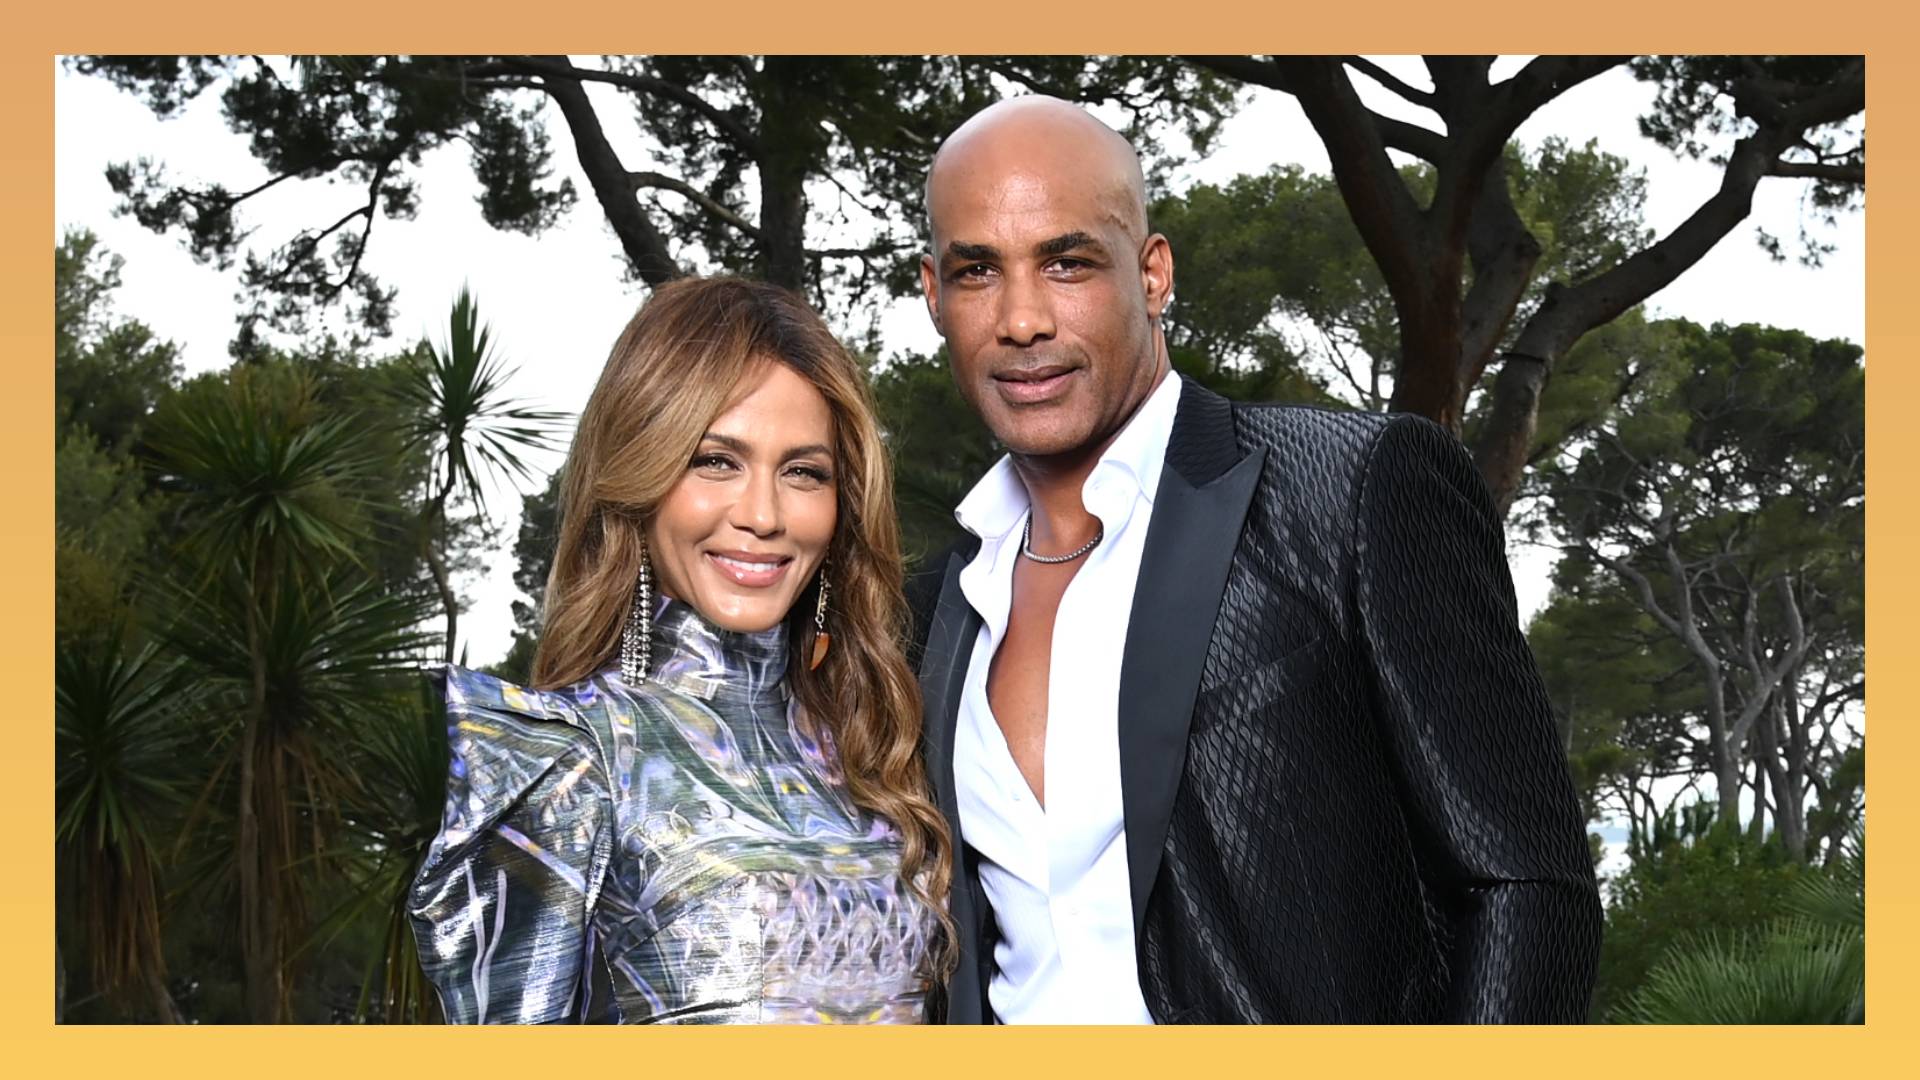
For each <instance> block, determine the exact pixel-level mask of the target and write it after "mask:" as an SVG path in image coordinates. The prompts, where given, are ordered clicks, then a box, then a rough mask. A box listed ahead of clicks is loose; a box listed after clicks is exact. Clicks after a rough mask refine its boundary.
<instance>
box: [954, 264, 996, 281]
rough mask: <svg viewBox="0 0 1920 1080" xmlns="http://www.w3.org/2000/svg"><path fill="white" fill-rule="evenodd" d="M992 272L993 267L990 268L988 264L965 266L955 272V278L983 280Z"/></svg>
mask: <svg viewBox="0 0 1920 1080" xmlns="http://www.w3.org/2000/svg"><path fill="white" fill-rule="evenodd" d="M992 272H993V267H991V266H988V265H987V264H986V263H973V264H972V265H970V266H963V267H961V268H960V269H958V270H955V271H954V272H953V276H954V277H955V278H983V277H986V276H987V275H988V274H990V273H992Z"/></svg>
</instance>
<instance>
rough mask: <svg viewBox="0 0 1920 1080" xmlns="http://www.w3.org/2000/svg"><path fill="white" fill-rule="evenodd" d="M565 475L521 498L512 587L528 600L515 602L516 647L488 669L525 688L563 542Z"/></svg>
mask: <svg viewBox="0 0 1920 1080" xmlns="http://www.w3.org/2000/svg"><path fill="white" fill-rule="evenodd" d="M563 471H564V470H561V469H555V470H554V472H553V475H551V476H549V477H548V478H547V486H546V487H545V488H543V489H542V490H540V491H536V492H532V493H530V494H527V495H523V496H521V498H520V532H519V535H518V536H516V537H515V538H514V542H513V558H514V566H513V583H514V585H515V586H516V587H518V588H519V590H520V592H521V594H522V595H523V596H525V597H526V599H524V600H518V599H517V600H515V601H514V602H513V644H512V645H511V646H510V647H509V648H508V649H507V655H506V656H505V657H504V658H503V659H502V660H501V661H500V662H499V663H497V664H495V665H493V666H492V667H489V668H488V669H487V673H488V674H490V675H495V676H498V677H499V678H502V679H505V680H507V681H508V682H511V683H517V684H519V685H522V686H525V685H527V683H528V682H529V681H530V680H531V679H532V677H533V656H534V652H535V649H536V647H537V646H538V644H539V635H540V621H541V618H542V612H543V610H544V608H543V605H544V604H545V602H546V595H547V578H548V576H550V575H551V574H552V573H553V552H554V548H555V546H556V545H558V544H559V542H560V479H561V475H562V472H563Z"/></svg>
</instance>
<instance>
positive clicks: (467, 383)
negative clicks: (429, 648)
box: [400, 289, 566, 663]
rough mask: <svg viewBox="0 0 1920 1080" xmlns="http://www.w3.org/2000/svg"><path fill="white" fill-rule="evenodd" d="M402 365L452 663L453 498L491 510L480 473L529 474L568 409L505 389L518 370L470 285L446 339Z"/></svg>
mask: <svg viewBox="0 0 1920 1080" xmlns="http://www.w3.org/2000/svg"><path fill="white" fill-rule="evenodd" d="M403 364H404V367H403V369H402V370H403V373H404V378H403V381H402V382H401V383H400V395H401V400H402V401H404V402H405V403H406V404H407V405H408V406H409V407H410V408H411V419H412V423H411V426H410V428H409V430H408V432H407V435H408V440H409V442H408V447H409V449H414V448H418V449H424V450H425V451H426V453H427V454H428V459H429V462H430V465H429V468H428V471H427V476H426V492H425V496H424V499H423V500H422V503H423V509H422V511H421V516H420V521H421V527H420V533H421V540H422V544H421V557H422V560H423V561H424V562H425V563H426V565H427V568H428V570H429V572H430V573H431V574H432V575H433V583H434V588H435V589H436V590H437V591H438V593H439V596H440V602H441V608H442V610H443V611H444V612H445V613H446V617H447V635H446V659H447V662H448V663H452V662H453V660H454V657H455V648H456V643H457V636H456V630H457V628H458V624H459V617H460V599H459V597H458V596H457V595H455V593H454V591H453V579H452V576H451V572H450V570H449V567H448V564H447V553H448V551H449V549H450V547H451V538H450V537H449V536H448V517H447V512H448V504H449V502H450V501H451V500H454V499H457V498H462V497H464V498H466V499H468V500H470V501H471V502H472V503H473V504H474V505H475V506H476V507H478V508H479V510H480V512H481V514H482V515H483V516H484V514H485V510H486V503H485V489H484V488H483V487H482V486H481V483H480V474H481V473H483V472H485V473H487V474H489V475H492V476H498V477H504V478H506V479H508V480H525V479H528V478H529V477H530V476H531V475H532V474H531V472H530V471H529V470H528V468H527V464H526V462H525V461H524V460H522V458H521V456H520V455H521V454H522V453H524V452H529V451H536V452H537V451H547V450H551V449H553V448H554V446H555V435H554V428H555V426H556V424H557V423H558V422H559V421H561V420H563V419H565V416H566V414H564V413H559V412H553V411H550V410H545V409H534V408H530V407H528V406H526V405H524V404H521V403H519V402H517V401H515V400H514V399H512V398H509V397H507V396H506V382H507V380H508V379H509V378H511V377H512V372H511V371H510V370H508V369H507V368H506V367H505V364H504V362H503V361H502V359H501V358H500V356H499V355H498V354H496V353H495V352H494V351H493V343H492V339H491V333H490V331H489V330H488V328H487V327H486V326H485V325H483V324H482V323H481V322H480V311H479V307H478V305H477V304H475V302H474V299H473V296H472V294H470V293H469V292H467V290H466V289H461V290H460V295H459V297H458V298H456V299H455V300H454V304H453V312H452V315H451V317H450V319H449V325H448V332H447V340H446V343H445V344H444V345H443V346H440V347H438V348H427V349H422V350H419V351H416V352H415V353H413V354H412V355H410V356H409V357H407V358H406V360H405V361H403Z"/></svg>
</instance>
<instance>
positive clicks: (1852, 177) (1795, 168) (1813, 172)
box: [1767, 160, 1867, 184]
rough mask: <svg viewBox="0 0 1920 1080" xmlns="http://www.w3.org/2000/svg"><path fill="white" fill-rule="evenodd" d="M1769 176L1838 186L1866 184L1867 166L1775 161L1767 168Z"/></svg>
mask: <svg viewBox="0 0 1920 1080" xmlns="http://www.w3.org/2000/svg"><path fill="white" fill-rule="evenodd" d="M1767 175H1768V176H1791V177H1797V178H1800V179H1805V180H1830V181H1833V182H1834V183H1837V184H1865V183H1866V182H1867V167H1866V166H1865V165H1842V164H1836V163H1829V162H1822V161H1786V160H1775V161H1773V162H1772V163H1771V164H1769V165H1768V166H1767Z"/></svg>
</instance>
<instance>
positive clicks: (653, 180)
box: [627, 172, 761, 240]
mask: <svg viewBox="0 0 1920 1080" xmlns="http://www.w3.org/2000/svg"><path fill="white" fill-rule="evenodd" d="M627 179H628V181H629V182H630V183H632V185H633V189H634V190H635V191H638V190H640V189H641V188H660V189H661V190H663V191H671V192H673V193H675V194H677V195H683V196H685V197H686V198H687V199H688V200H689V201H691V202H693V203H694V204H695V205H697V206H699V207H700V209H702V210H705V211H706V212H707V213H709V214H711V215H713V216H714V217H717V218H719V219H720V220H721V221H724V222H726V223H727V224H728V225H731V226H733V227H734V228H736V229H738V230H740V231H741V232H742V233H745V234H746V235H747V236H749V237H751V238H752V239H754V240H759V239H761V236H760V227H759V226H758V225H755V224H754V223H753V222H751V221H748V220H747V219H746V218H743V217H741V216H740V215H739V214H738V213H736V212H735V211H734V210H733V209H732V208H730V207H728V206H727V205H726V204H725V203H722V202H720V201H719V200H717V199H715V198H713V197H712V196H710V195H708V194H707V193H706V192H704V191H701V190H700V189H699V188H697V187H694V186H693V185H692V184H689V183H687V182H686V181H685V180H681V179H679V178H678V177H673V176H668V175H666V174H665V173H657V172H630V173H628V174H627Z"/></svg>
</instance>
